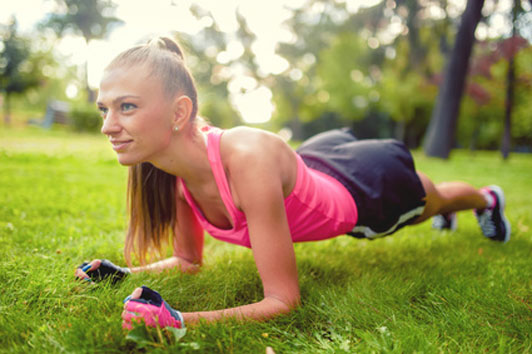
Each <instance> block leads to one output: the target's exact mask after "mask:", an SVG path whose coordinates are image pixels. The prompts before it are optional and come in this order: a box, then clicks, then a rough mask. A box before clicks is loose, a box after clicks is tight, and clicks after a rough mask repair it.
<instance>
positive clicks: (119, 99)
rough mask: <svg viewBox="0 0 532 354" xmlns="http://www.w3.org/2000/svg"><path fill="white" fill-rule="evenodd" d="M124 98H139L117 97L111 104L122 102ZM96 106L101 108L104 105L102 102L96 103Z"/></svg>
mask: <svg viewBox="0 0 532 354" xmlns="http://www.w3.org/2000/svg"><path fill="white" fill-rule="evenodd" d="M126 98H140V96H135V95H124V96H119V97H117V98H115V99H114V100H113V102H112V103H113V104H116V103H117V102H120V101H123V100H125V99H126ZM96 104H97V105H98V106H103V105H104V104H103V103H102V102H96Z"/></svg>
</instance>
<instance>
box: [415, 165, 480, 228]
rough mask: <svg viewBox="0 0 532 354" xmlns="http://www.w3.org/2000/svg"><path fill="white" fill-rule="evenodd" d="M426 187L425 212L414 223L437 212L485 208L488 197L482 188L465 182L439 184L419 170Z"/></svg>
mask: <svg viewBox="0 0 532 354" xmlns="http://www.w3.org/2000/svg"><path fill="white" fill-rule="evenodd" d="M417 174H418V176H419V178H420V180H421V183H422V184H423V188H424V189H425V193H426V195H427V196H426V197H425V201H426V205H425V210H423V214H421V216H420V217H419V218H418V219H417V220H416V221H415V222H414V224H417V223H420V222H423V221H425V220H427V219H428V218H430V217H432V216H434V215H437V214H447V213H451V212H455V211H460V210H468V209H479V210H481V209H484V208H486V206H487V203H486V199H485V198H484V195H483V194H482V193H481V192H480V190H478V189H476V188H474V187H473V186H471V185H469V184H467V183H465V182H446V183H441V184H438V185H437V186H435V185H434V183H432V181H431V180H430V179H429V178H428V177H427V176H425V175H424V174H423V173H421V172H419V171H418V172H417Z"/></svg>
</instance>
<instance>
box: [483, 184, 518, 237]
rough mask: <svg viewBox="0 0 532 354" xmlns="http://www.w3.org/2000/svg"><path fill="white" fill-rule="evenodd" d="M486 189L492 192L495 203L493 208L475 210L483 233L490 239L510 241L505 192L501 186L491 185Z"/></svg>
mask: <svg viewBox="0 0 532 354" xmlns="http://www.w3.org/2000/svg"><path fill="white" fill-rule="evenodd" d="M484 191H486V192H488V193H489V194H491V196H492V197H493V199H494V201H495V203H494V205H493V206H492V207H491V208H486V209H483V210H475V216H476V217H477V220H478V224H479V225H480V228H481V229H482V233H483V234H484V236H486V237H487V238H489V239H490V240H493V241H499V242H508V240H510V223H509V222H508V220H507V219H506V217H505V216H504V193H503V191H502V189H501V188H500V187H499V186H489V187H486V188H484Z"/></svg>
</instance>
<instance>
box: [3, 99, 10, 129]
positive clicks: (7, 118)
mask: <svg viewBox="0 0 532 354" xmlns="http://www.w3.org/2000/svg"><path fill="white" fill-rule="evenodd" d="M9 96H11V95H10V94H9V93H8V92H5V93H4V124H5V125H6V126H7V125H11V102H10V101H11V97H9Z"/></svg>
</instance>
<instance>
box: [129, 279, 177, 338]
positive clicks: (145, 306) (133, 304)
mask: <svg viewBox="0 0 532 354" xmlns="http://www.w3.org/2000/svg"><path fill="white" fill-rule="evenodd" d="M124 302H125V303H126V305H125V311H124V313H123V314H122V318H123V322H122V327H123V328H125V329H133V326H132V325H131V323H132V321H133V322H134V321H139V320H144V322H145V323H146V326H149V327H157V326H160V327H162V328H164V327H175V328H185V322H184V320H183V315H181V312H179V311H176V310H174V309H173V308H171V307H170V305H168V303H167V302H166V301H164V300H163V298H162V296H161V295H160V294H159V293H158V292H157V291H155V290H152V289H150V288H148V287H147V286H144V285H143V286H142V295H141V296H140V298H139V299H130V298H129V296H128V297H126V299H125V300H124Z"/></svg>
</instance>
